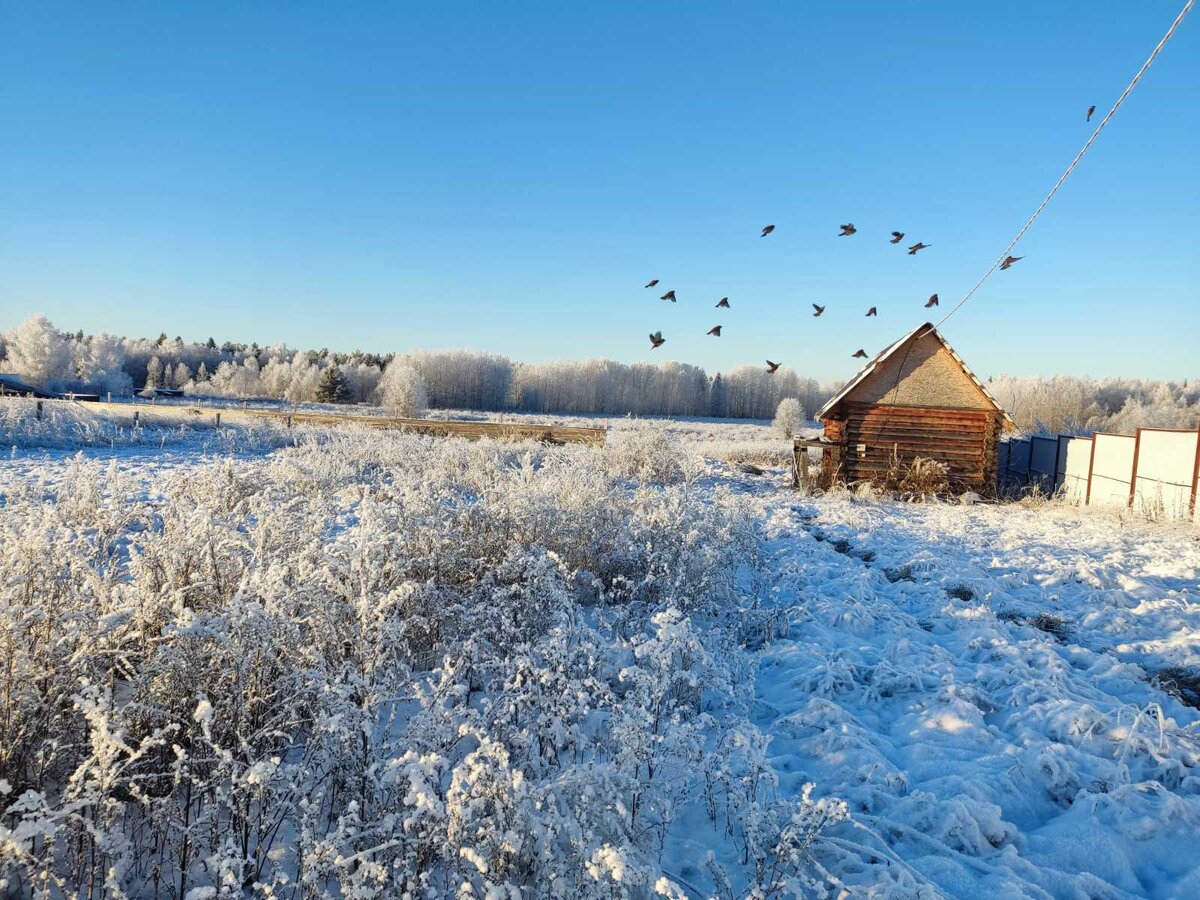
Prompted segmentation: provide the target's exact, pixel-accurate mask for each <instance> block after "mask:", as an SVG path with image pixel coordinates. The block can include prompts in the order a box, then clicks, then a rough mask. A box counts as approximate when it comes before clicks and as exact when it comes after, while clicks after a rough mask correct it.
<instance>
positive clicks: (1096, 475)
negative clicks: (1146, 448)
mask: <svg viewBox="0 0 1200 900" xmlns="http://www.w3.org/2000/svg"><path fill="white" fill-rule="evenodd" d="M1134 443H1135V441H1134V438H1133V437H1132V436H1130V435H1128V434H1104V433H1101V432H1096V434H1094V435H1092V474H1091V482H1090V484H1089V487H1088V501H1087V502H1088V505H1089V506H1128V505H1129V485H1130V482H1131V481H1132V479H1133V447H1134Z"/></svg>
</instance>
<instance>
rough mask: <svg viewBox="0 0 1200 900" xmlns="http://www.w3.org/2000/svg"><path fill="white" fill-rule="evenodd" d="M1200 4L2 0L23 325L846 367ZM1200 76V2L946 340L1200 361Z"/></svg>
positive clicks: (1026, 351) (6, 243) (1014, 361)
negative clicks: (1008, 265) (45, 320)
mask: <svg viewBox="0 0 1200 900" xmlns="http://www.w3.org/2000/svg"><path fill="white" fill-rule="evenodd" d="M1181 5H1182V3H1181V2H1179V0H1170V2H1168V0H1147V2H1144V3H1136V4H1135V3H1128V2H1088V3H1084V2H1077V3H1050V4H1047V3H1008V4H1004V5H999V6H997V5H990V4H987V5H985V4H977V3H917V4H900V3H895V2H888V3H856V4H848V3H830V4H819V5H818V4H806V3H796V2H762V3H733V2H729V3H707V2H698V3H688V4H684V3H657V2H628V3H627V2H609V3H592V4H584V3H562V2H557V3H549V2H546V3H541V2H539V3H519V4H518V3H505V4H500V3H458V2H447V3H427V4H416V3H387V4H385V3H368V2H359V3H350V4H345V3H332V2H325V3H305V2H288V3H284V2H256V3H221V2H209V3H151V2H120V3H115V2H114V3H78V4H64V3H54V2H29V3H24V2H21V3H15V2H11V0H0V122H2V123H3V129H2V132H3V139H2V140H0V328H3V327H10V326H11V325H12V324H15V323H16V322H17V321H19V320H20V319H22V318H23V317H24V316H25V315H27V314H28V313H29V312H31V311H44V312H45V313H47V314H48V315H49V316H50V317H51V319H52V320H54V321H55V322H56V323H57V324H59V325H60V326H61V327H64V328H71V329H75V328H83V329H84V330H86V331H95V330H100V329H107V330H110V331H116V332H120V333H129V334H142V335H150V336H153V335H156V334H157V333H158V332H159V331H167V332H169V333H170V334H171V335H175V334H182V335H183V336H184V337H185V338H188V339H203V338H206V337H208V336H209V335H210V334H211V335H213V336H215V337H216V338H217V339H218V340H226V339H232V340H242V341H251V340H257V341H259V342H262V343H268V342H271V341H274V340H283V341H286V342H287V343H289V344H290V345H292V346H300V347H310V346H311V347H320V346H328V347H331V348H336V349H343V350H349V349H353V348H362V349H366V350H375V351H381V352H387V351H390V350H402V349H407V348H409V347H427V348H438V347H476V348H480V349H485V350H491V351H495V352H500V353H505V354H508V355H511V356H512V357H514V358H517V359H525V360H546V359H558V358H583V357H590V356H607V357H611V358H614V359H619V360H624V361H633V360H639V359H679V360H683V361H688V362H694V363H697V364H699V365H703V366H705V367H706V368H708V369H709V370H710V371H712V370H715V369H722V368H728V367H731V366H734V365H738V364H740V363H745V362H750V363H758V362H759V361H761V360H762V359H763V358H764V357H768V356H769V357H770V358H772V359H776V360H783V361H785V362H787V363H788V364H789V365H792V366H794V367H796V368H797V369H799V370H800V371H802V372H805V373H807V374H812V375H814V376H816V377H818V378H821V379H826V378H829V379H835V378H839V377H846V376H848V375H850V374H852V373H853V372H854V370H855V368H856V365H855V361H853V360H851V359H850V354H851V353H852V352H853V351H854V350H856V349H857V348H859V347H864V348H866V349H867V350H868V351H870V352H873V351H875V350H877V349H879V348H880V347H882V346H883V345H885V344H886V343H888V342H889V341H890V340H892V339H893V338H894V337H896V336H898V335H899V334H901V333H903V332H905V331H907V330H908V329H910V328H912V327H913V326H915V325H916V324H919V323H920V322H921V321H924V320H925V310H924V309H923V308H922V304H923V302H924V300H925V298H926V297H928V295H929V294H931V293H933V292H935V291H936V292H938V293H939V294H940V296H941V298H942V302H943V304H945V305H946V306H950V305H952V304H953V303H954V302H956V300H957V299H958V298H959V297H961V296H962V294H963V293H965V291H966V290H967V289H968V288H969V287H970V286H971V284H973V283H974V281H975V280H976V279H977V278H978V276H979V275H980V274H982V272H983V271H984V270H985V269H986V268H987V266H988V265H989V264H990V263H991V261H992V260H993V259H994V258H995V256H996V254H997V253H998V252H999V251H1000V250H1001V249H1002V248H1003V247H1004V245H1005V244H1006V243H1007V242H1008V240H1010V239H1011V237H1012V235H1013V234H1015V232H1016V230H1017V228H1019V226H1020V225H1021V224H1022V223H1023V222H1024V220H1025V219H1026V217H1027V216H1028V215H1029V214H1030V213H1031V212H1032V210H1033V209H1034V207H1035V206H1036V205H1037V203H1038V202H1039V201H1040V200H1041V198H1042V197H1043V196H1044V195H1045V193H1046V191H1047V190H1048V189H1049V188H1050V186H1051V185H1052V184H1053V182H1054V181H1055V179H1056V178H1057V177H1058V175H1059V174H1060V172H1061V171H1062V169H1063V168H1064V167H1065V165H1066V164H1067V162H1068V161H1069V160H1070V158H1071V156H1072V155H1073V154H1074V153H1075V151H1076V150H1077V149H1078V148H1079V146H1080V145H1081V144H1082V143H1083V141H1084V140H1085V139H1086V137H1087V135H1088V134H1089V133H1090V126H1089V125H1088V124H1086V123H1085V121H1084V114H1085V111H1086V109H1087V107H1088V105H1090V104H1092V103H1095V104H1096V105H1097V107H1098V113H1097V116H1100V115H1102V114H1103V112H1104V111H1106V110H1107V109H1108V107H1109V105H1110V104H1111V103H1112V102H1113V101H1114V100H1115V98H1116V97H1117V95H1118V94H1119V93H1120V91H1121V90H1122V89H1123V88H1124V86H1125V84H1126V83H1127V82H1128V80H1129V78H1130V77H1131V76H1132V75H1133V73H1134V72H1135V71H1136V69H1137V68H1138V66H1139V65H1141V63H1142V61H1143V60H1144V58H1145V57H1146V55H1147V54H1148V53H1149V51H1150V48H1151V47H1153V45H1154V44H1155V42H1156V41H1157V40H1158V39H1159V38H1160V37H1161V36H1162V33H1163V32H1164V31H1165V30H1166V28H1167V26H1168V25H1169V24H1170V22H1171V20H1172V19H1173V18H1174V16H1175V15H1176V14H1177V12H1178V11H1179V8H1180V6H1181ZM1197 84H1200V13H1196V14H1194V15H1193V16H1192V17H1191V18H1190V19H1189V20H1188V21H1186V22H1185V23H1184V24H1183V26H1182V27H1181V29H1180V31H1179V33H1178V34H1177V35H1176V37H1175V39H1174V41H1173V42H1172V43H1171V44H1170V45H1168V47H1167V48H1166V50H1165V51H1164V53H1163V55H1162V56H1161V57H1160V58H1159V60H1158V62H1157V63H1156V64H1155V65H1154V66H1153V67H1152V68H1151V70H1150V71H1149V72H1148V73H1147V75H1146V77H1145V79H1144V80H1143V81H1142V83H1141V85H1140V86H1139V87H1138V89H1137V90H1136V91H1135V92H1134V94H1133V96H1132V97H1131V98H1130V100H1129V101H1128V102H1127V103H1126V104H1125V106H1124V107H1123V108H1122V109H1121V111H1120V112H1119V113H1118V114H1117V116H1116V118H1115V119H1114V120H1113V122H1112V123H1111V124H1110V126H1109V127H1108V128H1107V129H1106V131H1105V132H1104V134H1103V135H1102V136H1101V138H1100V140H1099V141H1098V142H1097V144H1096V145H1095V146H1094V147H1093V149H1092V151H1091V152H1090V153H1089V155H1088V157H1087V158H1086V159H1085V160H1084V162H1083V163H1082V165H1081V167H1080V168H1079V169H1078V170H1077V171H1076V173H1075V174H1074V175H1073V176H1072V178H1071V180H1070V181H1068V183H1067V185H1066V186H1065V187H1064V189H1063V190H1062V192H1060V194H1059V195H1058V197H1057V198H1056V199H1055V201H1054V202H1053V203H1052V205H1051V206H1050V208H1049V209H1048V210H1047V211H1046V213H1044V214H1043V216H1042V217H1041V218H1040V219H1039V221H1038V222H1037V223H1036V224H1035V225H1034V227H1033V229H1032V231H1031V232H1030V233H1029V234H1028V235H1027V236H1026V238H1025V239H1024V240H1023V241H1022V242H1021V244H1020V246H1019V248H1018V249H1017V251H1016V253H1017V254H1018V255H1023V256H1025V257H1026V258H1025V259H1024V260H1023V261H1022V262H1020V263H1018V264H1017V265H1016V266H1015V267H1014V268H1012V269H1011V270H1009V271H1007V272H1001V273H997V275H995V276H994V277H993V278H992V279H991V280H990V281H989V282H988V284H987V285H985V286H984V288H983V289H981V291H980V292H979V293H978V294H977V295H976V296H975V298H974V299H973V300H972V301H971V302H970V303H969V304H968V305H967V306H966V307H964V308H963V310H962V311H961V312H960V313H958V315H956V316H955V317H954V318H953V319H951V320H950V321H949V322H948V323H947V324H946V326H945V329H944V331H945V333H946V335H947V337H948V338H949V339H950V341H951V342H952V343H954V344H955V346H956V348H957V349H958V350H959V351H960V352H961V353H962V354H963V356H964V357H965V358H966V359H967V360H968V362H969V363H971V365H972V367H973V368H974V369H975V370H976V371H977V372H979V373H980V374H983V375H987V374H999V373H1001V372H1009V373H1014V374H1051V373H1054V372H1065V373H1071V374H1092V375H1097V376H1099V375H1110V374H1113V375H1139V376H1145V377H1155V378H1183V377H1196V376H1197V375H1200V369H1198V362H1200V351H1198V350H1197V347H1198V346H1200V252H1198V251H1197V245H1198V243H1200V241H1198V239H1200V224H1198V221H1197V217H1198V211H1200V205H1198V204H1197V198H1198V197H1200V190H1198V189H1200V166H1198V165H1197V163H1196V160H1197V158H1200V115H1198V114H1197V101H1196V94H1195V90H1196V85H1197ZM842 222H854V223H855V225H856V226H857V227H858V229H859V232H858V234H857V235H855V236H854V237H852V238H838V237H836V234H837V231H838V228H837V226H838V225H839V224H840V223H842ZM768 223H773V224H775V225H777V226H778V228H777V231H776V232H775V234H773V235H771V236H770V237H768V238H765V239H760V238H759V237H758V234H759V231H760V229H761V227H762V226H763V225H765V224H768ZM894 228H895V229H899V230H901V231H904V232H906V235H907V238H909V239H913V240H922V241H924V242H926V243H929V244H931V245H932V247H931V249H929V250H927V251H925V252H923V253H922V254H920V255H919V256H917V257H910V256H908V255H906V254H905V253H904V251H903V249H902V248H900V247H895V246H892V245H890V244H889V243H888V242H887V240H888V236H889V233H890V232H891V231H892V229H894ZM908 242H909V240H908V239H906V241H905V244H907V243H908ZM653 277H657V278H659V279H661V287H662V288H667V287H670V288H674V289H675V290H676V291H677V292H678V295H679V298H680V301H679V303H678V304H675V305H671V304H667V303H664V302H661V301H659V300H657V299H656V298H657V295H658V294H659V293H661V290H659V291H652V290H645V289H643V287H642V285H643V284H644V283H645V282H646V281H647V280H648V279H650V278H653ZM724 295H728V296H729V297H730V302H731V303H732V304H733V308H732V309H731V310H722V311H717V310H714V309H713V305H714V304H715V303H716V301H717V300H718V299H719V298H720V297H722V296H724ZM814 301H815V302H818V303H821V304H823V305H826V306H827V307H828V312H827V313H826V314H825V316H823V317H822V318H820V319H814V318H812V316H811V307H810V306H809V304H810V302H814ZM872 305H874V306H878V307H879V310H880V315H879V318H878V319H865V318H864V317H863V312H864V311H865V310H866V308H867V307H868V306H872ZM717 323H721V324H723V325H725V326H726V329H725V335H724V336H723V337H722V338H720V339H719V340H717V339H714V338H711V337H706V336H705V335H704V332H705V331H707V330H708V328H709V327H711V326H712V325H714V324H717ZM658 329H662V331H663V333H664V334H665V336H666V337H667V339H668V343H667V345H666V346H665V347H663V348H662V349H661V350H658V351H655V352H654V353H653V354H651V353H650V352H649V341H648V340H647V337H646V335H647V332H649V331H652V330H658Z"/></svg>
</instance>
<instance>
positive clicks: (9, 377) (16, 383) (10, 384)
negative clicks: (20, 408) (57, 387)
mask: <svg viewBox="0 0 1200 900" xmlns="http://www.w3.org/2000/svg"><path fill="white" fill-rule="evenodd" d="M0 384H2V385H4V387H5V388H7V389H8V390H10V391H18V392H20V393H22V394H33V395H34V396H35V397H53V396H55V394H54V393H53V392H52V391H45V390H42V389H41V388H39V387H34V386H33V385H32V384H30V383H29V382H27V381H23V380H22V379H21V376H20V375H14V374H13V373H11V372H0Z"/></svg>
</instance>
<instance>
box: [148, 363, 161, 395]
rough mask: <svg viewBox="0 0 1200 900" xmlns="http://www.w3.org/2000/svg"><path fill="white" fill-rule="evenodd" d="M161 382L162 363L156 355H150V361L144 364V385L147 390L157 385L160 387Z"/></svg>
mask: <svg viewBox="0 0 1200 900" xmlns="http://www.w3.org/2000/svg"><path fill="white" fill-rule="evenodd" d="M162 383H163V364H162V360H160V359H159V358H158V357H157V356H152V357H150V362H149V364H148V365H147V366H146V387H145V389H146V390H147V391H152V390H154V389H155V388H157V387H161V386H162Z"/></svg>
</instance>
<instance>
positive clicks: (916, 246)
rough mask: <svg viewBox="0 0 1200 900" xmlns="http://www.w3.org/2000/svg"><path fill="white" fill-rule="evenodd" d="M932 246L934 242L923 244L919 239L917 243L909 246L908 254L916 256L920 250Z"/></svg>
mask: <svg viewBox="0 0 1200 900" xmlns="http://www.w3.org/2000/svg"><path fill="white" fill-rule="evenodd" d="M932 246H933V245H932V244H922V243H921V242H920V241H917V242H916V243H915V244H913V245H912V246H911V247H909V248H908V255H909V256H916V255H917V251H918V250H924V249H925V248H926V247H932Z"/></svg>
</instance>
